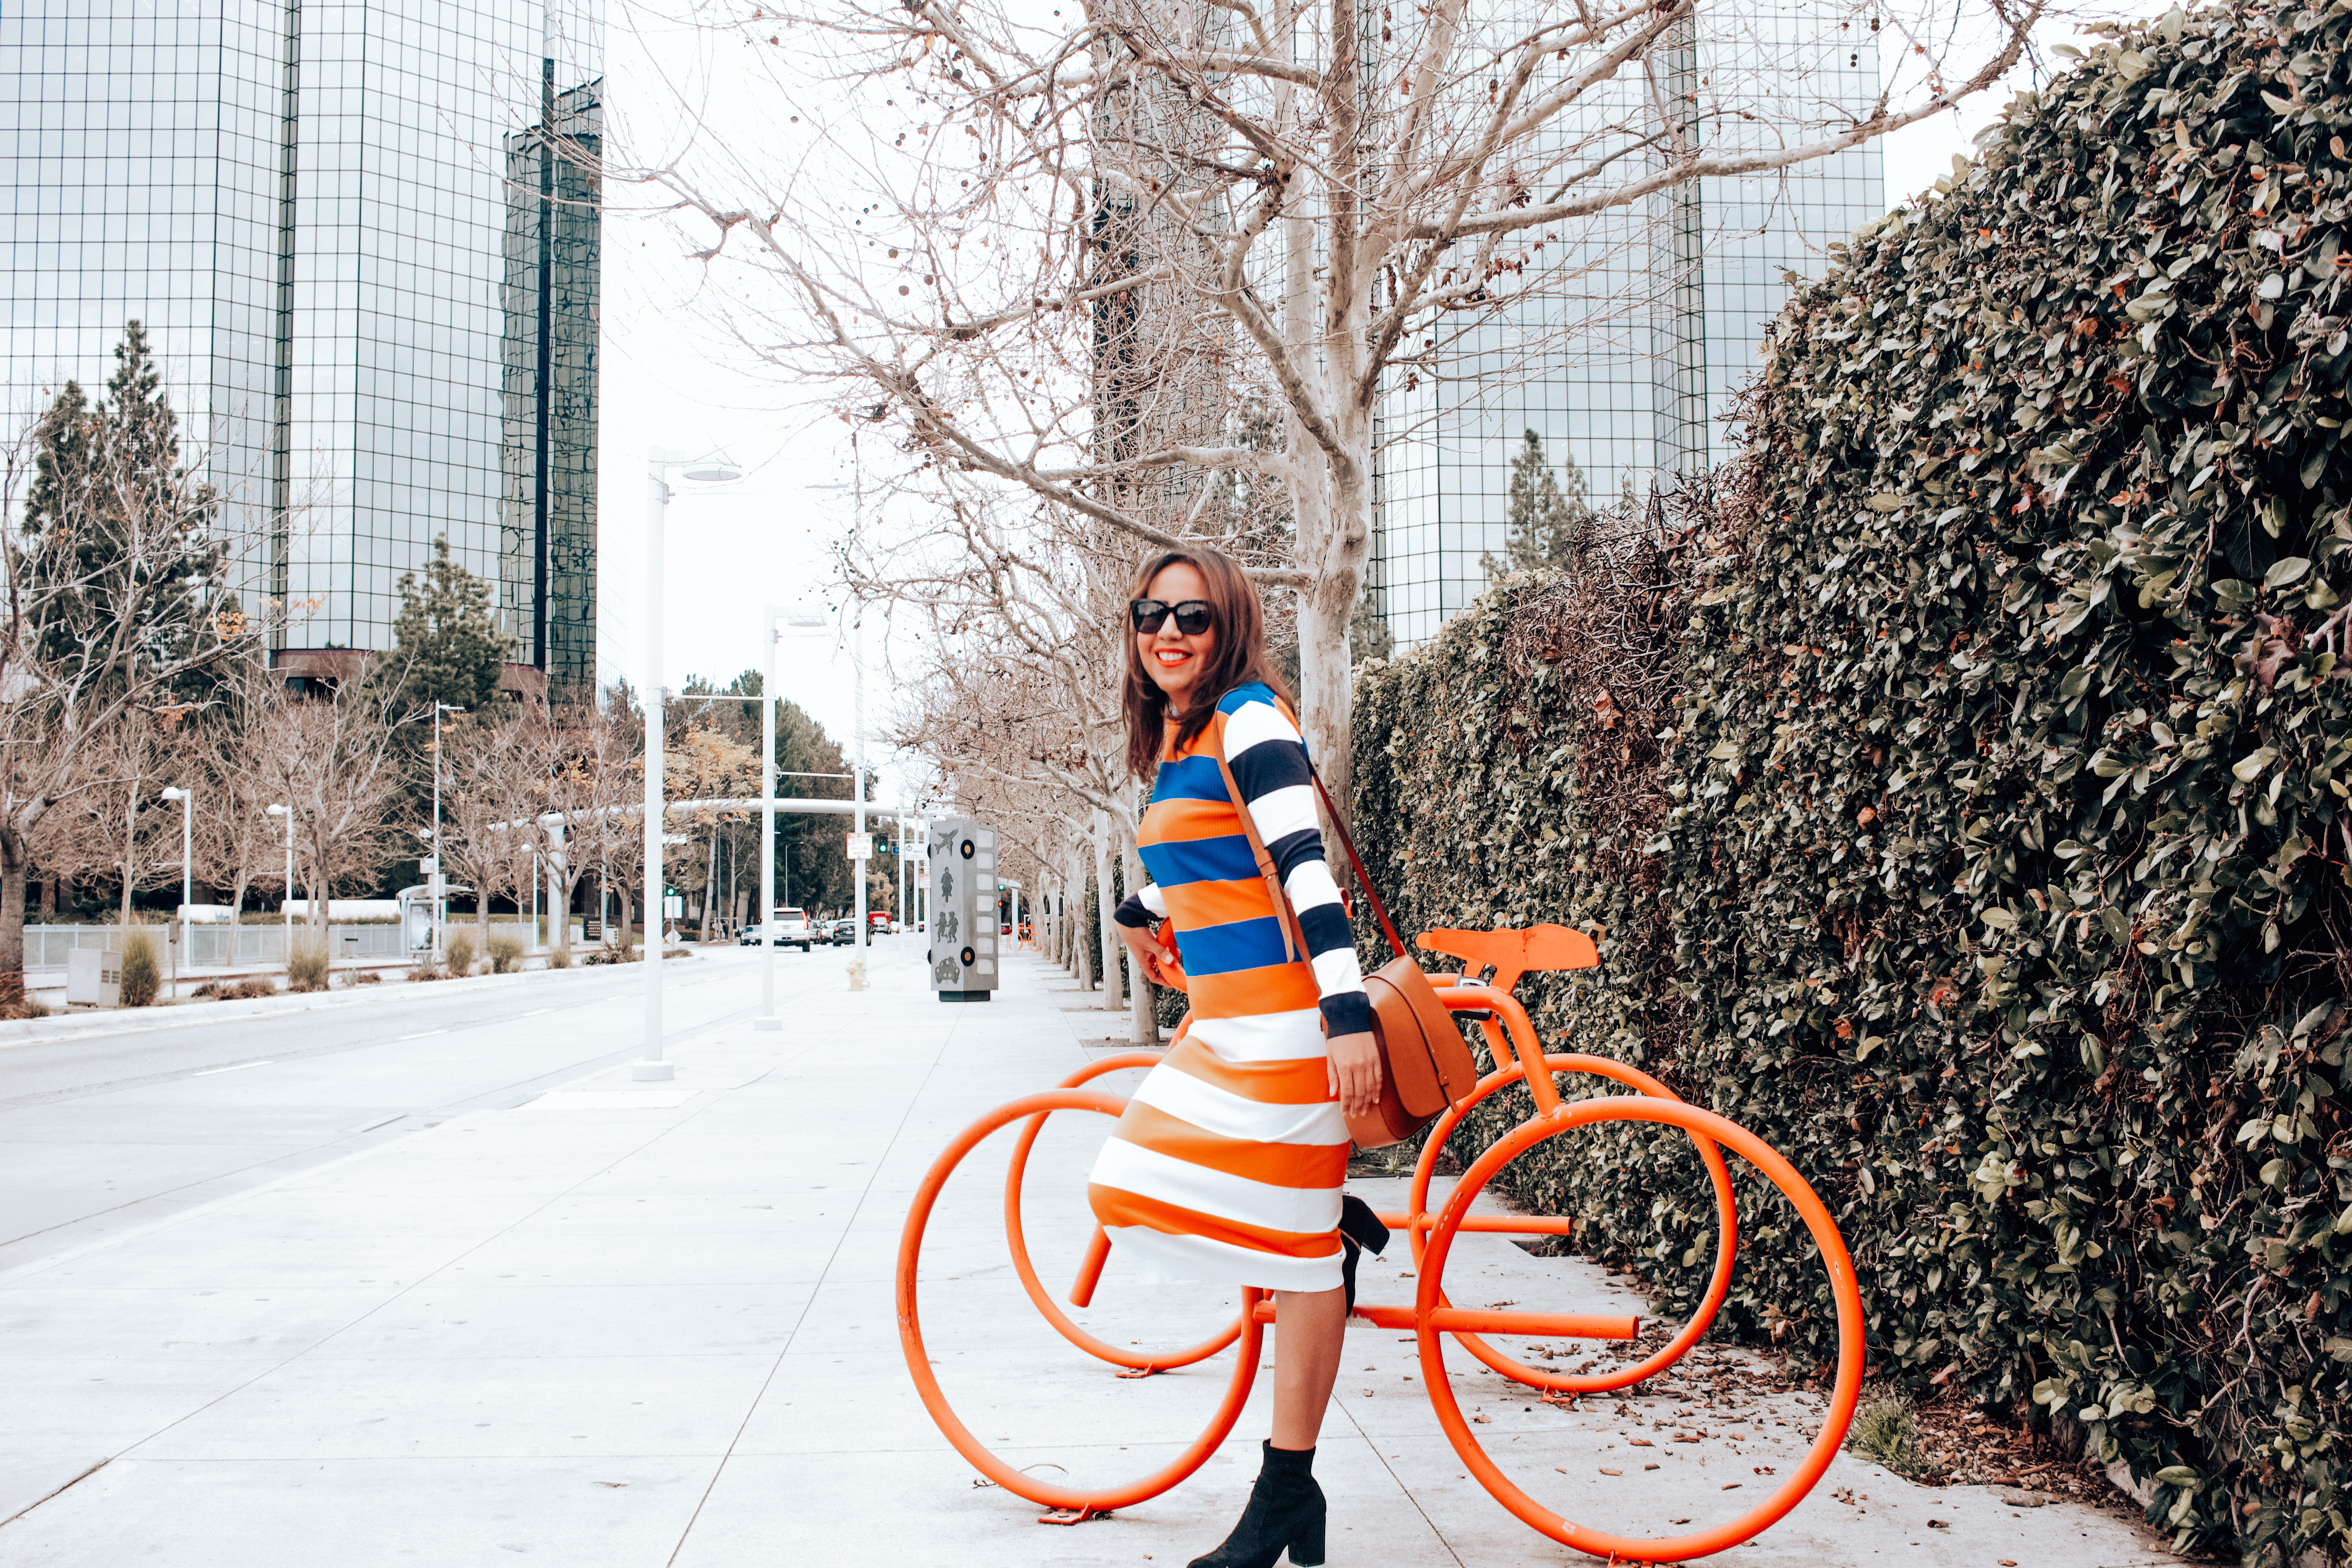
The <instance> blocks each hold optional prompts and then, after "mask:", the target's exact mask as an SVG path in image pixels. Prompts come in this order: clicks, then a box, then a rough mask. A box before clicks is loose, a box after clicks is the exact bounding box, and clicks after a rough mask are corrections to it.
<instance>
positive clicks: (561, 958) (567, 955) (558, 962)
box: [547, 947, 572, 969]
mask: <svg viewBox="0 0 2352 1568" xmlns="http://www.w3.org/2000/svg"><path fill="white" fill-rule="evenodd" d="M547 967H548V968H550V969H569V968H571V967H572V950H571V949H570V948H568V947H551V948H549V949H548V950H547Z"/></svg>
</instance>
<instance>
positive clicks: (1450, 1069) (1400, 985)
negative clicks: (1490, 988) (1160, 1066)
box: [1217, 756, 1478, 1149]
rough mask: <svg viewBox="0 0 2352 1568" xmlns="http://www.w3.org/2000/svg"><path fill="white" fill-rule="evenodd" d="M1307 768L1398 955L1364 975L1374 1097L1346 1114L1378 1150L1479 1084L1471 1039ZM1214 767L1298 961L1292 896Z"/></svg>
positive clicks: (1229, 773) (1286, 945)
mask: <svg viewBox="0 0 2352 1568" xmlns="http://www.w3.org/2000/svg"><path fill="white" fill-rule="evenodd" d="M1217 771H1218V772H1220V773H1223V774H1224V775H1225V793H1226V794H1227V795H1229V796H1230V797H1231V798H1232V800H1233V803H1234V814H1235V815H1236V816H1239V817H1240V818H1241V819H1242V832H1243V833H1244V834H1246V835H1247V836H1248V837H1249V847H1250V853H1251V854H1253V855H1255V857H1257V868H1258V874H1259V875H1260V876H1262V877H1264V878H1265V886H1266V890H1267V891H1268V892H1269V893H1271V894H1272V895H1273V897H1274V907H1275V909H1276V910H1278V911H1279V912H1280V915H1281V921H1282V946H1283V956H1284V957H1285V958H1286V960H1290V961H1294V962H1295V961H1302V960H1304V959H1305V958H1306V956H1307V937H1306V933H1305V932H1304V931H1300V930H1299V926H1298V914H1297V910H1293V909H1292V908H1291V907H1290V895H1289V894H1287V893H1286V892H1284V891H1283V889H1282V876H1281V873H1280V872H1278V871H1277V870H1276V868H1275V864H1274V857H1273V856H1271V855H1269V854H1267V853H1266V850H1265V842H1264V841H1263V840H1261V839H1260V838H1259V837H1258V833H1257V824H1256V823H1255V822H1252V821H1251V820H1250V814H1249V807H1248V806H1247V805H1244V804H1243V802H1242V792H1241V786H1240V785H1239V784H1235V783H1234V771H1233V769H1231V768H1230V767H1227V766H1226V765H1225V759H1224V758H1223V756H1219V757H1218V758H1217ZM1307 773H1308V776H1309V777H1311V778H1312V779H1314V781H1315V793H1316V794H1317V795H1318V796H1320V797H1321V798H1322V801H1323V809H1324V810H1325V811H1327V812H1328V813H1329V814H1330V816H1331V826H1333V827H1334V828H1336V829H1338V830H1339V844H1340V847H1342V848H1344V849H1346V850H1347V852H1348V868H1349V870H1350V871H1352V872H1353V873H1354V874H1355V879H1356V885H1357V886H1358V887H1360V888H1361V889H1363V890H1364V897H1365V898H1366V899H1367V900H1370V903H1371V906H1372V913H1373V914H1374V915H1375V916H1376V917H1377V918H1378V919H1379V921H1380V922H1381V931H1383V932H1384V933H1385V934H1386V935H1387V937H1388V939H1389V950H1390V951H1391V952H1394V953H1395V954H1396V956H1395V957H1394V958H1392V959H1391V960H1390V961H1389V962H1388V963H1384V964H1382V965H1381V967H1380V968H1379V969H1377V970H1375V971H1373V972H1372V973H1370V974H1367V975H1365V976H1364V992H1365V994H1366V995H1368V996H1369V997H1370V999H1371V1004H1372V1039H1373V1041H1374V1042H1375V1043H1376V1044H1377V1045H1378V1046H1379V1047H1380V1053H1381V1095H1380V1099H1379V1100H1377V1101H1376V1102H1374V1104H1373V1106H1372V1109H1371V1112H1370V1114H1369V1115H1366V1116H1350V1117H1349V1118H1348V1119H1347V1121H1348V1136H1349V1137H1350V1138H1352V1139H1354V1140H1355V1142H1356V1146H1357V1147H1358V1148H1360V1149H1384V1148H1386V1147H1388V1146H1389V1145H1390V1144H1391V1143H1401V1142H1404V1140H1406V1139H1408V1138H1410V1137H1412V1135H1413V1134H1414V1133H1416V1132H1418V1131H1421V1130H1422V1129H1423V1128H1424V1127H1426V1126H1428V1125H1429V1124H1430V1123H1431V1122H1433V1121H1436V1120H1437V1118H1438V1117H1439V1116H1440V1115H1442V1114H1443V1113H1444V1110H1445V1109H1446V1107H1448V1106H1450V1105H1453V1104H1454V1103H1456V1102H1457V1101H1459V1100H1463V1099H1465V1098H1466V1097H1467V1096H1468V1095H1469V1093H1470V1091H1471V1089H1475V1087H1476V1086H1477V1083H1478V1065H1477V1063H1476V1062H1475V1060H1474V1059H1473V1058H1471V1055H1470V1047H1469V1043H1468V1042H1467V1041H1465V1039H1463V1037H1462V1031H1461V1029H1460V1028H1458V1027H1456V1026H1455V1025H1454V1016H1453V1015H1452V1014H1451V1013H1448V1012H1447V1011H1446V1010H1445V1004H1444V1003H1443V1002H1440V1001H1439V1000H1438V999H1437V991H1436V988H1435V987H1434V986H1433V985H1431V984H1430V983H1429V975H1428V974H1427V973H1425V972H1424V971H1423V969H1422V967H1421V965H1420V964H1418V963H1414V962H1413V960H1412V949H1410V948H1408V947H1407V946H1405V944H1404V939H1403V938H1402V937H1400V936H1399V935H1397V929H1396V926H1395V924H1394V923H1393V922H1391V921H1390V919H1389V911H1388V908H1387V906H1385V905H1384V904H1382V903H1381V896H1380V894H1379V893H1378V892H1376V891H1375V890H1373V888H1372V882H1371V879H1370V877H1367V876H1366V875H1365V874H1364V863H1363V862H1362V861H1361V860H1360V859H1358V858H1356V843H1355V840H1354V839H1352V838H1350V837H1349V836H1348V823H1347V819H1346V818H1344V817H1342V816H1340V815H1339V806H1338V805H1335V804H1334V803H1333V802H1332V799H1331V792H1330V791H1329V790H1327V789H1325V788H1324V787H1323V775H1322V774H1321V773H1317V772H1315V763H1314V762H1313V760H1312V759H1309V760H1308V762H1307Z"/></svg>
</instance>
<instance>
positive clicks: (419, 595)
mask: <svg viewBox="0 0 2352 1568" xmlns="http://www.w3.org/2000/svg"><path fill="white" fill-rule="evenodd" d="M392 632H393V651H392V653H391V655H390V656H389V657H388V658H386V659H385V660H384V662H383V667H382V668H383V670H384V672H385V676H386V678H387V679H392V680H394V681H396V682H398V683H399V687H400V696H401V704H402V706H403V707H404V708H407V709H409V710H429V709H430V708H431V707H432V705H433V704H434V703H436V702H446V703H448V704H450V705H451V706H452V707H457V708H464V709H467V710H471V711H473V712H477V713H480V712H485V711H488V709H489V708H490V707H491V706H492V705H493V704H495V703H498V702H499V701H502V700H504V696H503V694H502V693H501V692H500V691H499V674H500V673H501V671H502V669H503V668H504V666H505V664H506V659H507V653H508V650H509V647H511V646H512V643H513V639H512V638H511V637H508V636H507V635H506V633H504V632H502V631H500V630H499V621H498V612H497V610H496V609H495V608H494V607H493V606H492V605H491V602H490V585H489V584H488V583H486V582H484V581H483V580H482V579H481V578H479V577H477V576H475V575H474V574H472V573H471V572H468V571H467V570H466V568H465V567H464V566H463V565H461V564H460V563H458V562H457V560H456V559H455V558H454V557H452V556H451V555H450V553H449V536H448V535H447V534H446V533H445V534H442V535H441V536H440V537H438V538H436V540H434V542H433V558H432V559H431V560H430V561H427V562H426V563H425V575H424V578H423V580H422V581H421V582H420V581H419V580H418V577H417V574H415V573H414V572H409V573H404V574H402V576H401V579H400V615H399V616H398V617H397V618H396V619H395V620H394V622H393V623H392Z"/></svg>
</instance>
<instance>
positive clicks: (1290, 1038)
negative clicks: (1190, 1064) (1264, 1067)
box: [1188, 1007, 1325, 1062]
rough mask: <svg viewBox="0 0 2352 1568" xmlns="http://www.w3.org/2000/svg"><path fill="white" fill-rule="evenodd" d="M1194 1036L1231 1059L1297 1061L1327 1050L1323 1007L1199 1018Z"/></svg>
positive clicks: (1317, 1055) (1193, 1025)
mask: <svg viewBox="0 0 2352 1568" xmlns="http://www.w3.org/2000/svg"><path fill="white" fill-rule="evenodd" d="M1188 1033H1189V1034H1190V1036H1191V1037H1192V1038H1193V1039H1195V1040H1198V1041H1200V1042H1201V1044H1202V1045H1204V1046H1206V1047H1209V1049H1210V1050H1212V1051H1213V1052H1214V1053H1216V1055H1218V1056H1219V1057H1221V1058H1223V1059H1224V1060H1226V1061H1229V1062H1297V1061H1306V1060H1307V1059H1308V1058H1314V1057H1320V1056H1322V1055H1323V1054H1324V1050H1325V1043H1324V1039H1323V1010H1322V1009H1321V1008H1320V1007H1301V1008H1299V1009H1297V1011H1296V1012H1290V1013H1253V1014H1250V1015H1247V1016H1244V1017H1239V1018H1195V1019H1193V1020H1192V1028H1191V1030H1189V1031H1188Z"/></svg>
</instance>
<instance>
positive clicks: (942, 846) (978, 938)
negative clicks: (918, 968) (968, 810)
mask: <svg viewBox="0 0 2352 1568" xmlns="http://www.w3.org/2000/svg"><path fill="white" fill-rule="evenodd" d="M929 849H930V872H931V884H932V885H931V897H930V905H929V916H930V919H929V931H928V932H927V933H926V934H927V935H928V936H929V939H930V947H929V951H927V952H925V953H924V955H923V956H924V960H925V961H926V962H927V963H929V964H930V966H931V985H932V987H933V988H934V989H935V990H937V991H938V992H939V994H940V1001H942V1002H985V1001H987V1000H988V998H989V994H990V993H992V992H993V991H994V990H995V989H996V982H997V956H998V955H997V950H996V829H994V828H993V827H989V826H983V825H982V824H981V823H977V822H974V821H972V820H971V819H970V818H968V817H953V818H950V819H949V820H947V821H944V822H934V823H932V824H931V825H930V837H929Z"/></svg>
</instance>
